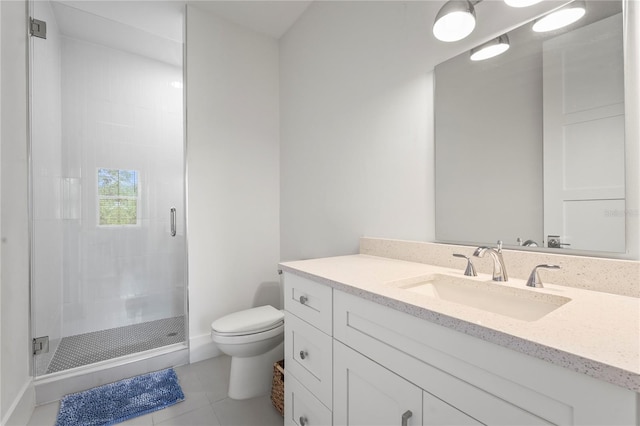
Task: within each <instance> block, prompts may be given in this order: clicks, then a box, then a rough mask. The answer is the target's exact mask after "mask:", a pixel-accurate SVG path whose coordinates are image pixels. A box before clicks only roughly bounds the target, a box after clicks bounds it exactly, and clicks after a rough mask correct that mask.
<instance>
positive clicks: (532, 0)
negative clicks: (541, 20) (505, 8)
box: [504, 0, 542, 7]
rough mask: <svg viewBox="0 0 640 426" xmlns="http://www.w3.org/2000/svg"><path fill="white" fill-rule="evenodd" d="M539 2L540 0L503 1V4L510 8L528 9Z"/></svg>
mask: <svg viewBox="0 0 640 426" xmlns="http://www.w3.org/2000/svg"><path fill="white" fill-rule="evenodd" d="M541 1H542V0H504V2H505V3H506V4H507V5H509V6H511V7H529V6H533V5H534V4H536V3H540V2H541Z"/></svg>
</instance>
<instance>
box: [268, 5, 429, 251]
mask: <svg viewBox="0 0 640 426" xmlns="http://www.w3.org/2000/svg"><path fill="white" fill-rule="evenodd" d="M425 7H429V5H425V4H424V3H422V2H409V3H404V2H403V3H401V2H314V3H312V4H311V6H310V7H309V8H308V9H307V11H306V12H305V13H304V14H303V16H302V17H301V19H300V20H299V21H298V22H296V23H295V24H294V26H293V27H292V29H291V30H289V32H287V33H286V34H285V36H284V37H283V38H282V39H281V46H280V49H281V57H280V69H281V74H280V85H281V91H280V93H281V99H280V102H281V121H280V123H281V162H282V166H281V178H280V179H281V197H282V202H281V205H280V217H281V230H282V232H281V241H282V244H281V258H282V259H283V260H291V259H300V258H310V257H320V256H331V255H339V254H347V253H355V252H357V250H358V237H360V236H363V235H369V236H378V237H393V238H399V239H411V240H419V241H430V240H433V238H434V207H433V198H434V195H433V173H434V169H433V161H434V159H433V109H432V108H433V93H432V92H433V73H432V69H433V66H434V65H435V63H434V59H433V57H431V56H430V55H429V50H428V49H427V47H428V46H427V43H428V41H429V40H430V39H431V36H430V31H431V30H430V26H429V25H425V22H424V20H425V19H427V16H426V15H427V14H426V9H425Z"/></svg>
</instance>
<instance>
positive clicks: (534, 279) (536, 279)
mask: <svg viewBox="0 0 640 426" xmlns="http://www.w3.org/2000/svg"><path fill="white" fill-rule="evenodd" d="M538 268H544V269H560V265H544V264H543V265H538V266H536V267H535V268H533V271H531V275H529V279H528V280H527V286H528V287H537V288H543V287H544V286H543V285H542V280H541V279H540V274H539V273H538Z"/></svg>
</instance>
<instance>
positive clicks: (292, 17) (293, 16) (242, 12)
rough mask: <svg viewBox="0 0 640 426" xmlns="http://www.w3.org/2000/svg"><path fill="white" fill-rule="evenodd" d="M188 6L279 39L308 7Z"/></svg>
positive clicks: (304, 3)
mask: <svg viewBox="0 0 640 426" xmlns="http://www.w3.org/2000/svg"><path fill="white" fill-rule="evenodd" d="M188 3H189V4H190V5H193V6H194V7H197V8H199V9H202V10H205V11H208V12H212V13H214V14H216V15H218V16H220V17H223V18H225V19H227V20H229V21H231V22H234V23H236V24H238V25H241V26H243V27H247V28H250V29H252V30H254V31H257V32H259V33H262V34H266V35H268V36H270V37H273V38H276V39H279V38H280V37H281V36H282V35H283V34H284V33H285V32H287V30H288V29H289V28H291V26H292V25H293V23H294V22H295V21H297V20H298V18H299V17H300V16H301V15H302V14H303V13H304V11H305V10H306V9H307V7H309V5H310V4H311V0H288V1H286V0H285V1H271V0H270V1H265V0H262V1H260V0H257V1H244V0H240V1H239V0H235V1H204V0H192V1H189V2H188Z"/></svg>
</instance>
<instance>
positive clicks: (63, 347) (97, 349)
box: [44, 316, 185, 374]
mask: <svg viewBox="0 0 640 426" xmlns="http://www.w3.org/2000/svg"><path fill="white" fill-rule="evenodd" d="M184 341H185V322H184V316H178V317H172V318H164V319H160V320H155V321H149V322H143V323H140V324H134V325H128V326H124V327H117V328H111V329H108V330H100V331H94V332H91V333H84V334H77V335H75V336H68V337H63V338H62V339H61V340H60V343H59V345H58V346H57V348H56V350H55V352H54V354H53V356H52V357H51V362H49V364H48V366H47V368H46V370H45V372H44V374H50V373H56V372H59V371H65V370H69V369H71V368H76V367H82V366H85V365H90V364H94V363H97V362H101V361H107V360H110V359H113V358H118V357H122V356H126V355H131V354H135V353H138V352H143V351H148V350H151V349H157V348H161V347H163V346H168V345H173V344H175V343H181V342H184Z"/></svg>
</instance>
